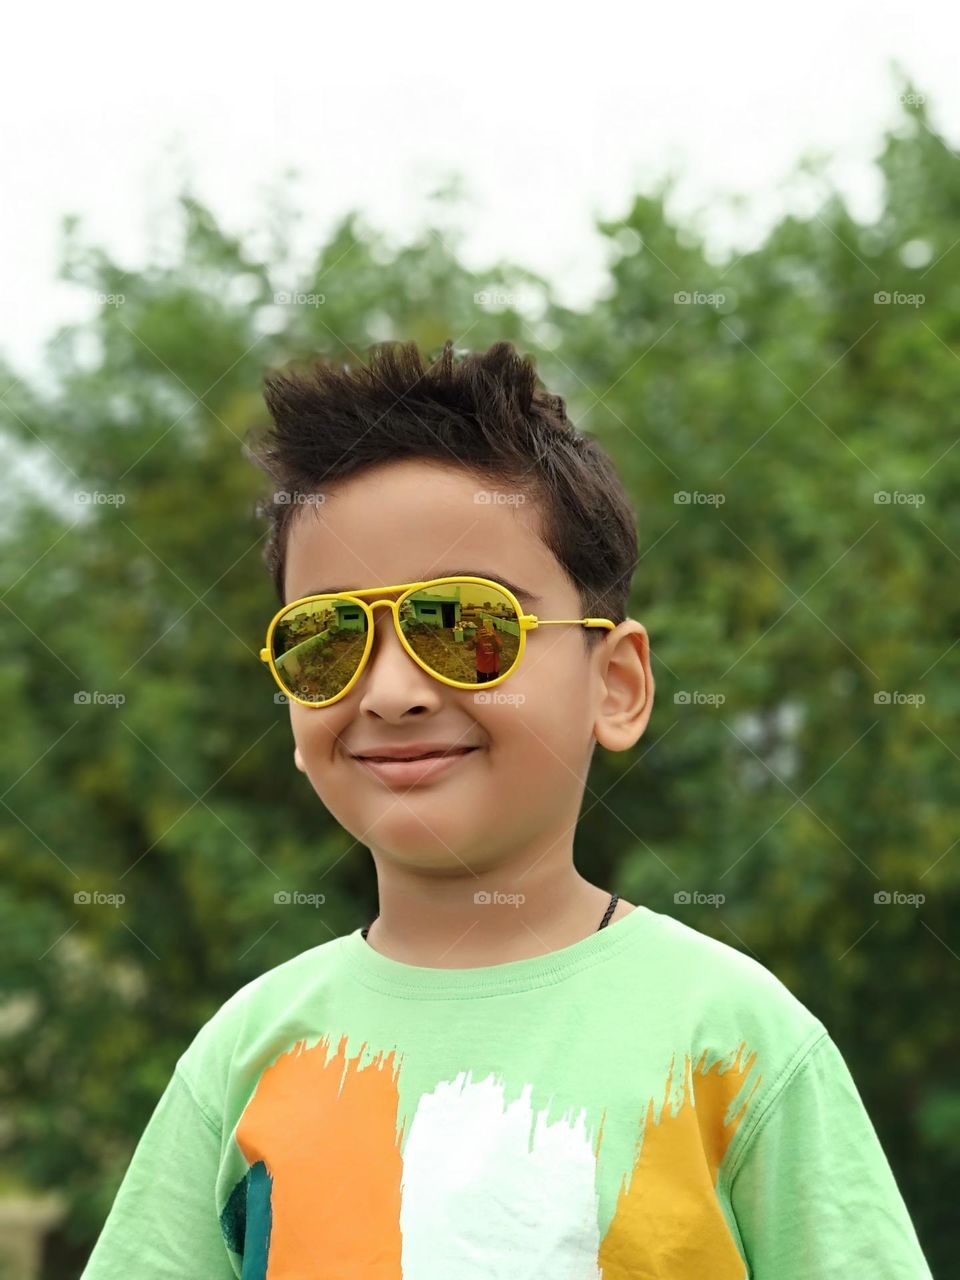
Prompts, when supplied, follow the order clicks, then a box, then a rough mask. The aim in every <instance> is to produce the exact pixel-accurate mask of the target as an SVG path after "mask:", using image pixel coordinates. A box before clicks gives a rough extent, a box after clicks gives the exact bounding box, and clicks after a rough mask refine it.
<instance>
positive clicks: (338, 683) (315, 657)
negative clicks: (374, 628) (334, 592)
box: [273, 597, 367, 702]
mask: <svg viewBox="0 0 960 1280" xmlns="http://www.w3.org/2000/svg"><path fill="white" fill-rule="evenodd" d="M366 643H367V616H366V614H365V613H364V612H363V610H362V609H361V608H360V606H359V605H358V604H357V602H356V601H355V600H342V599H335V598H333V597H330V598H328V599H325V600H314V601H310V602H308V603H306V604H301V605H297V606H296V607H295V608H293V609H291V610H290V611H289V612H288V613H285V614H284V615H283V617H282V618H281V619H280V620H279V622H278V623H277V625H276V627H275V628H274V632H273V660H274V663H275V665H276V668H277V671H278V673H279V675H280V679H281V680H282V681H283V684H284V686H285V687H286V690H287V692H288V693H292V694H294V695H295V696H296V697H298V698H302V699H303V700H304V702H326V701H327V699H328V698H334V697H336V695H337V694H338V693H340V692H341V691H342V690H343V689H344V687H345V686H346V685H348V684H349V683H350V680H351V679H352V677H353V676H354V674H355V673H356V670H357V667H358V666H359V665H360V659H361V658H362V657H363V651H364V648H365V646H366Z"/></svg>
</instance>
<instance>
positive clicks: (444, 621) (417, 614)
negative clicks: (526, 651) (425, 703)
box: [400, 582, 520, 684]
mask: <svg viewBox="0 0 960 1280" xmlns="http://www.w3.org/2000/svg"><path fill="white" fill-rule="evenodd" d="M400 626H401V628H402V630H403V634H404V636H405V637H406V639H407V643H408V644H409V645H410V648H411V649H412V650H413V651H414V653H416V655H417V657H419V658H420V659H421V660H422V661H423V662H425V663H426V665H427V666H428V667H430V668H431V670H433V671H436V672H437V674H438V675H442V676H446V677H447V678H448V679H450V680H460V681H462V682H463V683H464V684H485V683H487V682H488V681H490V680H493V679H495V678H496V677H497V676H500V675H503V674H504V673H505V672H507V671H509V670H510V668H511V667H512V666H513V664H514V663H515V662H516V660H517V654H518V652H519V650H520V620H519V618H518V617H517V611H516V609H515V608H514V607H513V605H512V604H511V603H510V601H509V600H508V599H507V597H506V596H505V595H504V594H503V593H502V592H500V591H497V590H496V589H495V588H494V587H487V586H484V585H483V584H481V583H475V582H445V583H440V584H438V585H437V586H434V587H427V588H424V589H423V590H420V591H415V592H414V593H413V594H412V595H410V596H407V598H406V599H405V600H404V601H403V603H402V605H401V606H400Z"/></svg>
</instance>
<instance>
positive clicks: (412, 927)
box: [367, 854, 633, 969]
mask: <svg viewBox="0 0 960 1280" xmlns="http://www.w3.org/2000/svg"><path fill="white" fill-rule="evenodd" d="M374 860H375V862H376V864H377V880H378V884H379V891H380V911H379V915H378V916H377V918H376V919H375V921H374V922H373V924H372V925H371V926H370V928H369V931H368V933H367V943H368V945H370V946H372V947H373V949H374V950H375V951H378V952H379V953H380V954H381V955H384V956H386V957H387V958H388V959H390V960H398V961H400V962H401V963H403V964H412V965H422V966H424V967H426V968H438V969H471V968H476V967H478V966H485V965H495V964H503V963H505V962H507V961H511V960H527V959H531V958H533V957H535V956H541V955H546V954H548V953H549V952H551V951H558V950H560V948H562V947H569V946H572V945H573V943H575V942H579V941H581V940H582V939H583V938H586V937H589V936H590V934H592V933H595V932H596V931H597V929H598V928H599V927H600V923H601V921H602V920H603V917H604V914H605V912H606V910H607V907H608V906H609V904H610V891H608V890H606V889H601V888H598V887H597V886H596V885H593V884H590V882H589V881H587V880H585V879H584V878H583V876H581V875H580V874H579V872H578V871H577V870H576V868H575V867H574V866H573V863H572V861H571V862H569V863H568V864H567V865H566V867H565V868H564V869H563V870H558V869H557V868H556V867H549V866H548V867H544V868H541V869H537V868H533V869H530V870H528V871H526V872H522V871H517V872H514V873H512V874H511V873H509V872H507V871H505V870H504V868H502V867H500V868H496V869H494V870H491V871H489V872H488V873H486V874H485V875H480V876H476V877H473V876H469V877H467V876H458V877H453V876H445V877H438V876H429V875H425V874H423V873H422V872H411V871H410V870H408V869H407V868H398V867H397V866H396V865H394V864H390V863H386V862H385V860H384V859H382V858H380V857H378V856H377V855H376V854H375V855H374ZM538 870H539V873H538ZM476 895H480V896H479V898H477V897H476ZM483 895H487V896H486V897H484V896H483ZM631 910H633V906H632V904H631V903H629V902H624V901H623V900H622V899H621V900H620V901H619V902H618V903H617V905H616V909H615V910H614V912H613V914H612V915H611V917H610V919H609V921H608V924H612V923H613V922H614V921H616V920H619V919H621V918H622V917H623V916H624V915H627V914H629V912H630V911H631Z"/></svg>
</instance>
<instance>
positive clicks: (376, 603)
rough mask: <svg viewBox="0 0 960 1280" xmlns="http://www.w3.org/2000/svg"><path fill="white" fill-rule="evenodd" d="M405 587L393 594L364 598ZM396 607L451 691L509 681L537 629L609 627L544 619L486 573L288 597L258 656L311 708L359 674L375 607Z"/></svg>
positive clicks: (421, 659)
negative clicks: (530, 633)
mask: <svg viewBox="0 0 960 1280" xmlns="http://www.w3.org/2000/svg"><path fill="white" fill-rule="evenodd" d="M384 591H389V592H395V591H399V592H400V593H401V594H400V595H399V596H397V598H396V599H395V600H387V599H377V600H371V601H370V602H369V603H368V602H367V601H366V600H364V599H363V598H362V597H363V596H376V595H379V594H380V593H381V592H384ZM380 606H385V607H387V608H389V609H391V610H392V612H393V625H394V629H395V630H396V633H397V635H398V636H399V638H400V643H401V644H402V645H403V647H404V649H406V651H407V653H408V654H409V655H410V657H411V658H412V659H413V660H414V662H415V663H416V664H417V666H419V667H422V668H423V670H424V671H426V673H427V674H428V675H431V676H433V677H434V679H435V680H439V681H441V682H442V683H443V684H448V685H452V686H453V688H455V689H478V688H481V687H483V688H490V687H491V686H492V685H498V684H500V683H501V682H502V681H504V680H506V678H507V676H509V675H510V674H511V673H512V672H514V671H515V670H516V668H517V665H518V663H519V662H520V659H521V658H522V657H523V651H524V647H525V645H526V640H527V632H528V631H533V630H534V629H535V628H537V627H559V626H579V627H605V628H606V629H607V630H610V631H612V630H613V628H614V627H615V626H616V623H614V622H611V621H610V620H609V619H608V618H555V619H546V618H538V617H537V615H536V614H535V613H524V612H523V607H522V605H521V604H520V601H519V600H518V599H517V597H516V596H515V595H514V594H513V592H512V591H510V590H509V588H507V587H505V586H504V585H503V584H502V583H500V582H494V581H492V580H491V579H490V578H470V577H455V578H431V579H429V580H427V581H426V582H404V583H399V584H398V585H397V586H394V587H370V588H367V589H365V590H363V591H348V592H340V593H337V594H329V595H315V596H304V597H303V598H302V599H300V600H293V601H291V603H290V604H286V605H284V606H283V608H282V609H280V610H279V611H278V612H277V613H276V614H275V615H274V617H273V618H272V620H271V622H270V625H269V626H268V627H267V638H266V644H265V647H264V648H263V649H261V650H260V659H261V661H262V662H265V663H267V665H268V666H269V668H270V670H271V672H272V673H273V678H274V680H276V682H277V684H278V685H279V686H280V689H281V691H282V692H283V693H284V694H286V696H287V697H288V698H292V699H293V701H294V702H299V703H300V704H301V705H302V706H305V707H328V706H330V704H331V703H332V702H336V701H337V700H338V699H339V698H342V697H344V695H345V694H347V693H349V692H350V690H351V689H352V688H353V686H354V685H355V684H356V683H357V681H358V680H359V679H360V675H361V673H362V671H363V669H364V667H365V666H366V664H367V659H368V658H369V656H370V651H371V649H372V648H373V637H374V616H373V611H374V609H376V608H378V607H380Z"/></svg>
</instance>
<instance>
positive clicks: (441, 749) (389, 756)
mask: <svg viewBox="0 0 960 1280" xmlns="http://www.w3.org/2000/svg"><path fill="white" fill-rule="evenodd" d="M476 749H477V748H476V746H472V745H469V744H468V745H467V746H465V747H459V746H445V745H444V744H442V743H433V742H411V743H410V744H409V746H406V747H374V748H373V749H372V750H370V751H355V752H353V756H354V758H355V759H357V760H373V761H386V762H390V761H399V760H432V759H433V758H434V757H438V756H454V755H464V754H465V753H466V752H468V751H475V750H476Z"/></svg>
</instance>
